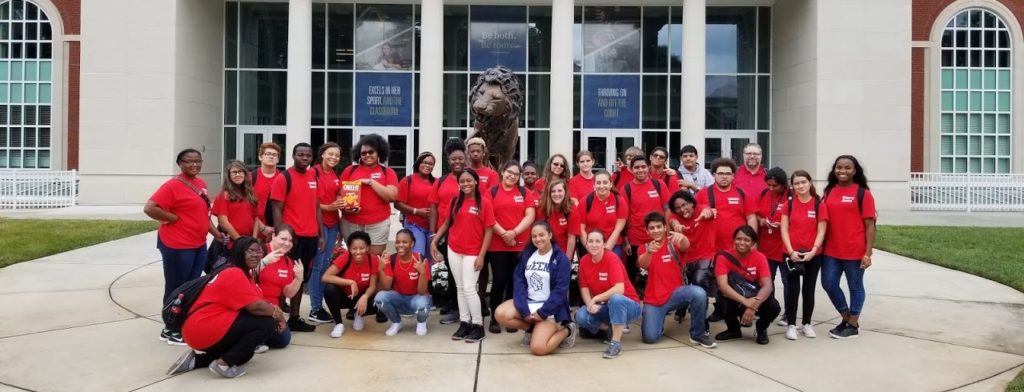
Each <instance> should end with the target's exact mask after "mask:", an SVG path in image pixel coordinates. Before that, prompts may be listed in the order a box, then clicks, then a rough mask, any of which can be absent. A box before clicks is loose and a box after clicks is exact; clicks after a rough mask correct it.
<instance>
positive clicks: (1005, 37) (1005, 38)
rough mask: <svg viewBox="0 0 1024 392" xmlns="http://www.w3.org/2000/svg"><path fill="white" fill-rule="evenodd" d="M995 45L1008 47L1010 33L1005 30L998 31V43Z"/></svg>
mask: <svg viewBox="0 0 1024 392" xmlns="http://www.w3.org/2000/svg"><path fill="white" fill-rule="evenodd" d="M996 46H997V47H999V48H1009V47H1010V34H1009V32H1007V31H1000V32H999V43H998V44H997V45H996Z"/></svg>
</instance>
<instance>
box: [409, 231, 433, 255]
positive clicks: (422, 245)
mask: <svg viewBox="0 0 1024 392" xmlns="http://www.w3.org/2000/svg"><path fill="white" fill-rule="evenodd" d="M405 228H406V229H409V231H411V232H412V238H413V239H415V240H416V243H415V244H413V246H412V250H413V251H414V252H416V253H419V254H421V255H423V257H424V258H426V259H427V260H430V259H432V258H433V256H431V255H430V252H427V247H428V246H430V233H429V232H427V229H425V228H423V227H420V226H419V225H417V224H415V223H406V224H405Z"/></svg>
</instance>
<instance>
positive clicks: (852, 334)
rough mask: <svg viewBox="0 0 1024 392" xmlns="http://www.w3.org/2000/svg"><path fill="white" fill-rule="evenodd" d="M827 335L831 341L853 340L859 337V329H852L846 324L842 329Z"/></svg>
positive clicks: (852, 327)
mask: <svg viewBox="0 0 1024 392" xmlns="http://www.w3.org/2000/svg"><path fill="white" fill-rule="evenodd" d="M828 335H829V336H831V337H832V338H833V339H853V338H856V337H857V336H860V328H858V327H854V326H852V325H850V324H849V323H847V324H846V325H845V326H844V327H843V329H840V330H838V331H835V332H833V331H829V333H828Z"/></svg>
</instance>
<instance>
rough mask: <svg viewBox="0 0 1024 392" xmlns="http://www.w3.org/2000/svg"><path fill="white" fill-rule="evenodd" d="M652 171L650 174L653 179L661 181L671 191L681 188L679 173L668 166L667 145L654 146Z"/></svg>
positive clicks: (651, 156) (651, 157)
mask: <svg viewBox="0 0 1024 392" xmlns="http://www.w3.org/2000/svg"><path fill="white" fill-rule="evenodd" d="M650 159H651V171H650V174H648V177H650V178H651V179H653V180H658V181H661V184H662V185H664V186H665V187H667V188H668V190H669V191H670V193H671V192H675V191H678V190H679V181H677V179H678V178H679V174H678V173H676V171H675V170H672V168H671V167H669V166H668V149H667V148H665V147H654V150H651V155H650Z"/></svg>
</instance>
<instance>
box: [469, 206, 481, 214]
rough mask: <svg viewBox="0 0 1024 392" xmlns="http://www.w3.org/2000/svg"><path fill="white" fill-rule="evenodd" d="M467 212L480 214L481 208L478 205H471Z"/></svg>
mask: <svg viewBox="0 0 1024 392" xmlns="http://www.w3.org/2000/svg"><path fill="white" fill-rule="evenodd" d="M466 212H468V213H470V214H473V215H480V209H479V208H476V206H469V209H468V210H467V211H466Z"/></svg>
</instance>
